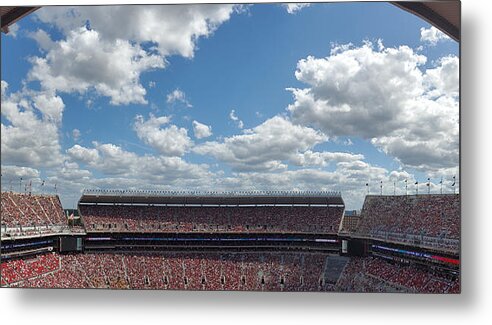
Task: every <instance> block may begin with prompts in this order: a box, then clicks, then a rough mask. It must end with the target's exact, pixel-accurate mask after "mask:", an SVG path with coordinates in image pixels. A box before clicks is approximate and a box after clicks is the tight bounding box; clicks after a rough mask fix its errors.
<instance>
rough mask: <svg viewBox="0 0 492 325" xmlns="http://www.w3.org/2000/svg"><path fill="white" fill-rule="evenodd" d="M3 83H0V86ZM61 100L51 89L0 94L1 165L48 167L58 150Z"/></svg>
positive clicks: (58, 155) (57, 160)
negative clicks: (0, 122)
mask: <svg viewBox="0 0 492 325" xmlns="http://www.w3.org/2000/svg"><path fill="white" fill-rule="evenodd" d="M4 86H5V89H6V87H7V84H6V83H5V84H4V83H2V88H3V87H4ZM64 107H65V105H64V103H63V100H62V99H61V98H60V97H58V96H56V95H54V94H53V93H51V92H35V91H29V90H25V91H21V92H16V93H12V94H4V96H2V117H3V121H2V124H1V134H2V137H1V153H2V164H5V165H17V166H29V167H36V168H38V167H52V166H55V165H57V164H59V163H60V162H61V161H62V159H63V157H62V155H61V153H60V148H61V147H60V142H59V127H60V122H61V116H62V113H63V110H64Z"/></svg>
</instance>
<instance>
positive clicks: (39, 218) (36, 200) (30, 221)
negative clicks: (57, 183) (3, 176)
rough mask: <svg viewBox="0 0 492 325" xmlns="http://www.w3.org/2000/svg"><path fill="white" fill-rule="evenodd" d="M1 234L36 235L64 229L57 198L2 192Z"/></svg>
mask: <svg viewBox="0 0 492 325" xmlns="http://www.w3.org/2000/svg"><path fill="white" fill-rule="evenodd" d="M1 204H2V219H1V222H2V224H1V227H2V233H4V232H10V233H15V234H37V233H46V232H51V231H52V230H53V228H55V227H56V228H58V229H62V228H63V229H66V228H67V227H68V223H67V218H66V217H65V216H64V214H63V208H62V205H61V202H60V199H59V198H58V196H55V195H34V194H27V193H26V194H24V193H13V192H2V193H1Z"/></svg>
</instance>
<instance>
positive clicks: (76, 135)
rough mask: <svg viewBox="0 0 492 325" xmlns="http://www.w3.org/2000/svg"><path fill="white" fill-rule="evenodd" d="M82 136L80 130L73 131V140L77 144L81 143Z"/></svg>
mask: <svg viewBox="0 0 492 325" xmlns="http://www.w3.org/2000/svg"><path fill="white" fill-rule="evenodd" d="M81 135H82V133H81V132H80V130H79V129H73V130H72V138H73V141H75V142H77V141H79V140H80V136H81Z"/></svg>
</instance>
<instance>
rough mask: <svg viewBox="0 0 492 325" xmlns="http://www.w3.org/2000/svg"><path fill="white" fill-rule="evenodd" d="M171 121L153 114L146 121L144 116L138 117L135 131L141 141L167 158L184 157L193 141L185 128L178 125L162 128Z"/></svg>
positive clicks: (166, 117)
mask: <svg viewBox="0 0 492 325" xmlns="http://www.w3.org/2000/svg"><path fill="white" fill-rule="evenodd" d="M170 120H171V119H170V118H169V117H168V116H160V117H156V116H154V115H152V114H150V116H149V119H148V120H145V119H144V117H143V116H142V115H137V116H136V117H135V124H134V129H135V131H136V132H137V136H138V138H139V139H140V140H142V141H143V142H144V143H146V144H148V145H149V146H151V147H153V148H154V149H156V150H157V151H159V153H161V154H163V155H166V156H182V155H184V154H185V152H187V151H188V149H189V148H190V147H191V146H192V145H193V141H192V140H191V138H190V137H189V136H188V130H186V129H185V128H179V127H177V126H176V125H169V126H168V127H164V128H163V127H162V126H163V125H166V124H169V122H170Z"/></svg>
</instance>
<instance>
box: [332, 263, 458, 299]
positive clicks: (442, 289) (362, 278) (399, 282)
mask: <svg viewBox="0 0 492 325" xmlns="http://www.w3.org/2000/svg"><path fill="white" fill-rule="evenodd" d="M436 272H437V271H436ZM436 272H434V271H432V269H429V268H425V269H424V268H422V267H421V266H418V265H414V264H401V263H398V262H394V261H387V260H384V259H382V258H376V257H352V258H351V259H350V262H349V263H347V265H346V267H345V270H344V272H343V273H342V276H341V277H340V278H339V280H338V283H337V288H338V289H339V290H340V291H350V292H411V293H459V292H460V282H459V279H458V278H457V277H450V276H446V275H442V274H439V273H436Z"/></svg>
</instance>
